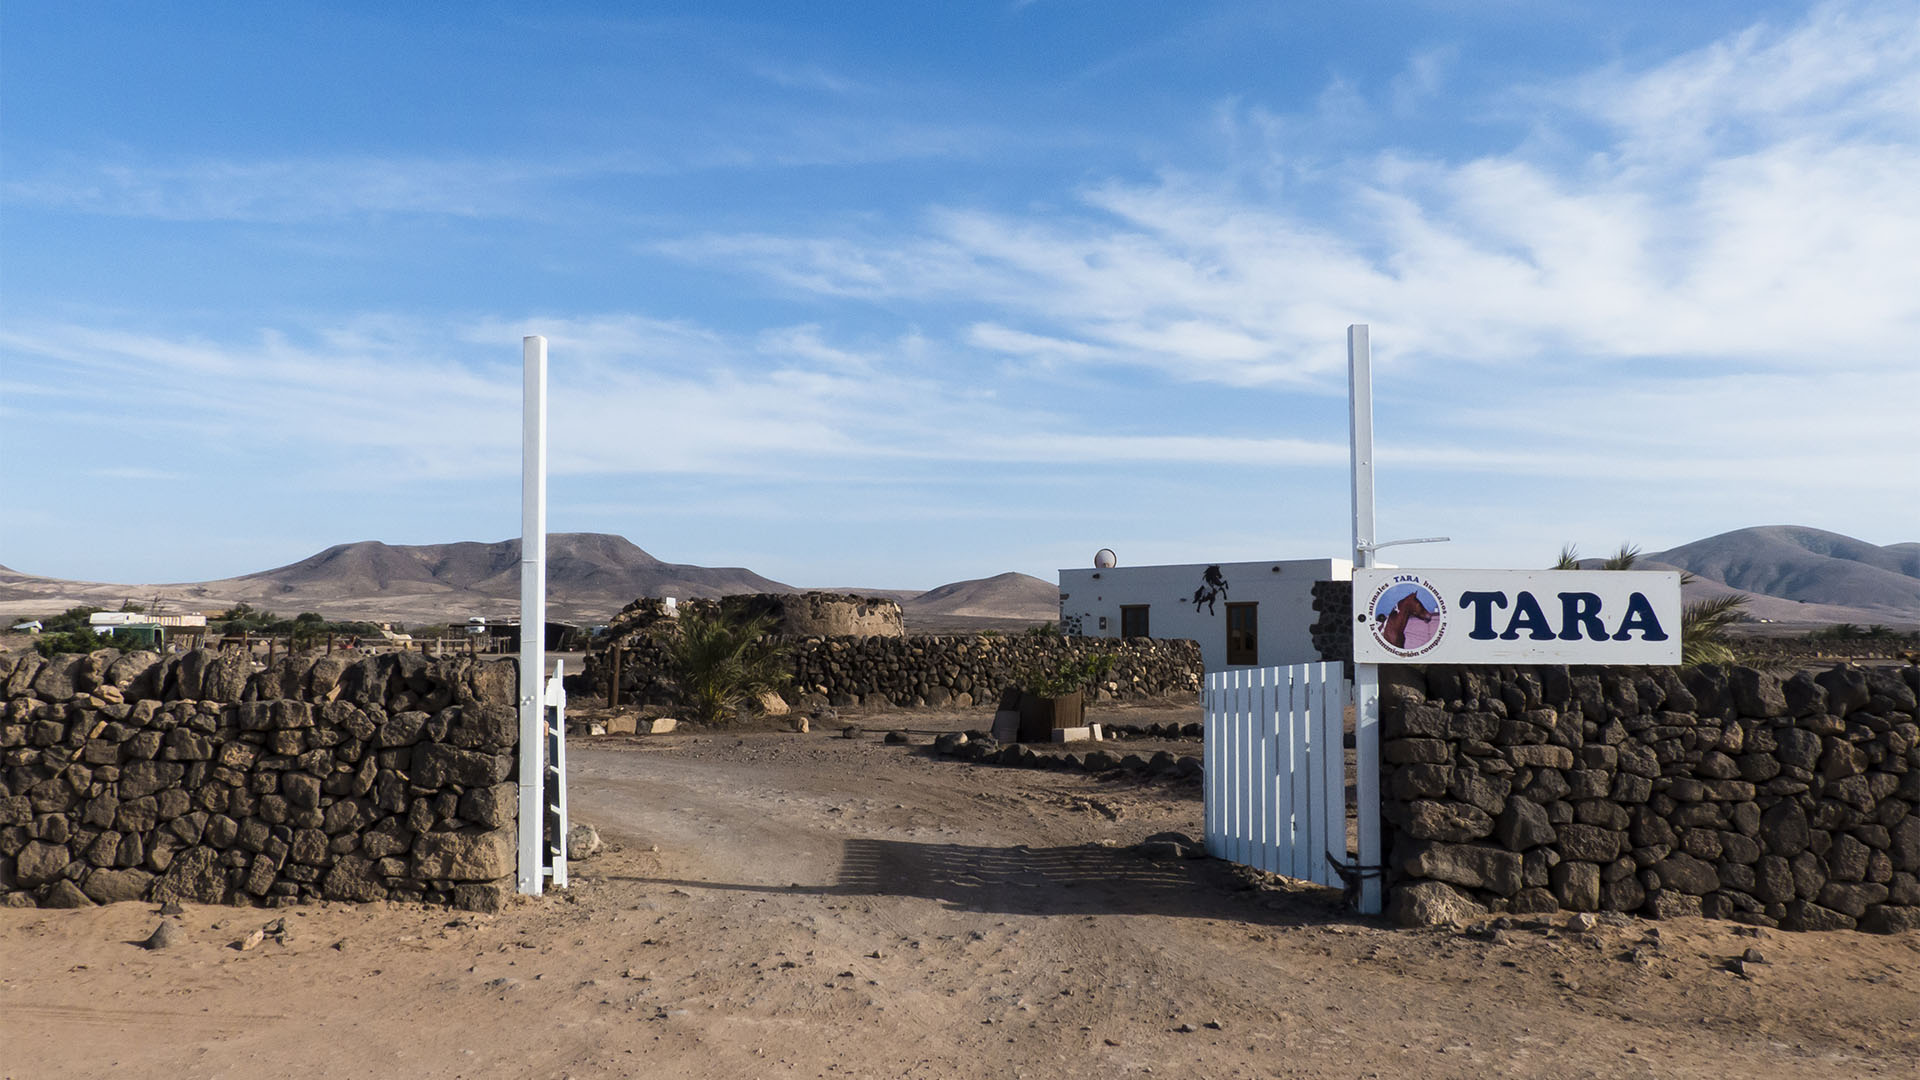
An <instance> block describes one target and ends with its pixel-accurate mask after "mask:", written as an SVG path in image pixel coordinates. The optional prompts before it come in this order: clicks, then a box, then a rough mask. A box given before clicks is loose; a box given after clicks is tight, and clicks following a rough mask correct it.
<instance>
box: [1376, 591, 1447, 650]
mask: <svg viewBox="0 0 1920 1080" xmlns="http://www.w3.org/2000/svg"><path fill="white" fill-rule="evenodd" d="M1366 611H1367V618H1366V623H1367V630H1368V631H1369V632H1370V633H1372V634H1373V640H1374V641H1376V642H1378V643H1379V644H1380V647H1381V648H1383V649H1385V650H1387V651H1388V652H1390V653H1393V654H1394V655H1395V656H1420V655H1422V654H1424V653H1426V652H1429V651H1431V650H1432V649H1433V648H1434V646H1436V645H1438V644H1440V637H1441V635H1442V634H1444V633H1445V632H1446V628H1447V602H1446V601H1445V600H1442V599H1440V593H1439V591H1438V590H1437V589H1435V588H1434V587H1433V586H1432V585H1430V584H1428V583H1427V581H1426V579H1424V578H1420V577H1416V576H1414V575H1411V574H1401V575H1395V576H1394V578H1393V579H1392V580H1390V581H1388V582H1387V583H1386V584H1384V585H1382V586H1380V587H1379V588H1378V589H1375V590H1374V593H1373V596H1372V597H1371V598H1370V599H1369V600H1368V602H1367V607H1366Z"/></svg>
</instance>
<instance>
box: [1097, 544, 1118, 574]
mask: <svg viewBox="0 0 1920 1080" xmlns="http://www.w3.org/2000/svg"><path fill="white" fill-rule="evenodd" d="M1119 561H1120V559H1119V556H1117V555H1115V554H1114V553H1113V549H1112V548H1101V549H1100V550H1099V551H1096V552H1094V553H1093V568H1094V569H1095V570H1111V569H1113V568H1114V565H1115V564H1117V563H1118V562H1119Z"/></svg>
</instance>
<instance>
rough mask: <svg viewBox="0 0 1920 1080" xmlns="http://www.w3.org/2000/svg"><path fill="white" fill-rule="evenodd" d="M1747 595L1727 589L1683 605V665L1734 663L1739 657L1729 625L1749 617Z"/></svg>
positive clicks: (1681, 663) (1681, 630) (1681, 645)
mask: <svg viewBox="0 0 1920 1080" xmlns="http://www.w3.org/2000/svg"><path fill="white" fill-rule="evenodd" d="M1746 608H1747V598H1746V597H1745V596H1744V595H1742V594H1740V593H1727V594H1726V595H1725V596H1716V597H1714V598H1713V599H1711V600H1695V601H1694V602H1693V603H1691V604H1687V605H1686V606H1685V607H1682V608H1681V609H1680V666H1681V667H1699V666H1700V665H1701V664H1731V663H1733V662H1734V661H1736V660H1738V659H1739V657H1738V656H1737V655H1736V654H1735V653H1734V651H1733V646H1732V644H1731V643H1730V642H1729V639H1728V635H1727V628H1728V627H1729V626H1732V625H1733V624H1734V623H1737V622H1739V621H1741V620H1742V619H1745V618H1746V617H1747V613H1746Z"/></svg>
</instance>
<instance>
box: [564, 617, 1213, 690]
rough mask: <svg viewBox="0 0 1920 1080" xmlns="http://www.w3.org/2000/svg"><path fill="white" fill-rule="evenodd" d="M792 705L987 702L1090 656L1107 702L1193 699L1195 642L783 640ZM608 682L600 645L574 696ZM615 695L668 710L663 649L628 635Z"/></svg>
mask: <svg viewBox="0 0 1920 1080" xmlns="http://www.w3.org/2000/svg"><path fill="white" fill-rule="evenodd" d="M782 640H783V641H784V642H785V643H786V644H787V645H788V646H789V648H790V649H791V651H792V670H793V683H792V685H791V686H790V687H789V688H788V690H787V694H788V696H789V697H790V698H792V699H793V700H795V701H798V702H803V703H804V702H808V701H817V702H818V703H821V704H827V705H832V706H834V707H836V708H846V707H850V706H859V705H865V706H929V705H931V706H957V707H962V708H964V707H968V706H971V705H974V704H987V703H991V702H992V701H993V700H995V699H997V698H998V696H999V694H1000V691H1001V690H1002V689H1003V688H1005V687H1007V686H1009V685H1012V684H1014V683H1017V682H1018V681H1019V679H1020V676H1021V674H1022V673H1023V672H1025V671H1027V670H1028V669H1029V668H1032V667H1034V666H1036V665H1045V664H1052V663H1055V662H1057V661H1059V660H1062V659H1077V658H1079V657H1082V656H1085V655H1088V654H1092V653H1106V654H1109V655H1111V656H1112V657H1113V659H1114V664H1113V671H1112V673H1111V674H1110V675H1109V676H1108V678H1107V680H1106V681H1105V682H1104V683H1102V684H1101V685H1100V686H1098V687H1096V691H1097V696H1100V697H1103V698H1106V699H1117V698H1127V699H1133V698H1158V697H1177V696H1192V695H1197V694H1198V693H1199V692H1200V681H1201V673H1202V665H1201V660H1200V646H1199V645H1198V644H1197V643H1195V642H1192V641H1171V640H1169V641H1161V640H1149V639H1145V638H1135V639H1132V640H1129V641H1119V640H1114V639H1102V638H1069V637H1058V636H1051V635H1049V636H1045V637H1041V636H1029V635H1019V636H1011V637H990V636H980V635H972V636H956V637H936V636H925V637H789V638H784V639H782ZM610 678H611V667H610V664H609V661H608V654H607V651H606V650H605V649H601V650H598V651H596V652H595V653H593V654H592V655H590V656H589V657H588V658H587V663H586V671H585V674H584V676H583V677H582V678H581V679H580V681H579V683H577V684H572V685H570V686H569V690H570V691H573V692H576V693H593V694H598V695H604V694H605V693H606V690H607V682H608V680H609V679H610ZM620 686H621V694H622V699H623V700H626V701H633V702H649V701H651V702H656V703H660V704H666V703H669V702H671V701H672V700H673V693H672V680H671V676H670V674H669V664H668V660H667V654H666V649H665V646H664V645H662V644H661V643H660V641H659V640H658V639H657V638H654V637H650V636H647V635H632V636H630V637H628V638H627V639H626V644H625V645H624V652H623V656H622V660H621V678H620Z"/></svg>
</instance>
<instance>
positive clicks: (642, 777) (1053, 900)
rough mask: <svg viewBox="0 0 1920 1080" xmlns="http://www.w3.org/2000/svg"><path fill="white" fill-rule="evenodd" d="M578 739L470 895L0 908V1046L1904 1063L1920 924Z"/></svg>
mask: <svg viewBox="0 0 1920 1080" xmlns="http://www.w3.org/2000/svg"><path fill="white" fill-rule="evenodd" d="M601 742H602V744H603V745H604V746H606V748H604V749H588V748H585V747H584V745H579V744H577V745H576V749H575V750H574V752H573V753H574V759H573V760H574V770H573V785H572V799H573V807H574V811H575V814H576V816H577V817H579V818H581V819H584V820H588V821H592V822H594V823H596V824H597V825H598V826H599V827H600V829H601V832H602V834H603V835H604V836H605V837H606V839H607V840H608V842H609V844H610V847H611V850H609V851H608V852H607V853H606V854H604V855H602V856H600V857H598V858H595V859H592V860H589V861H585V862H581V863H577V864H575V879H574V887H573V888H572V889H571V890H569V891H568V892H567V893H566V894H565V895H564V896H557V897H550V898H548V899H545V900H542V901H539V902H531V901H529V902H523V903H518V904H515V905H514V906H512V907H511V908H509V909H508V910H507V911H506V912H504V913H503V914H501V915H499V916H492V917H488V916H473V915H462V914H460V913H455V912H447V911H443V910H429V909H422V908H418V907H402V906H377V907H355V906H350V905H331V906H317V907H307V908H296V909H289V910H286V911H273V912H268V911H258V910H243V909H223V908H191V909H189V910H188V911H187V912H186V913H185V914H184V915H183V916H181V917H179V918H178V919H177V920H173V921H175V922H176V923H177V925H178V929H179V930H180V931H181V937H182V939H183V940H182V941H181V943H180V944H178V945H175V946H174V947H172V948H169V949H166V950H164V951H159V952H148V951H145V950H142V949H139V948H136V947H134V946H133V945H131V944H129V942H131V941H134V940H137V939H140V938H144V937H145V936H147V934H148V933H149V932H150V931H151V930H152V929H153V928H154V926H155V925H156V924H157V923H158V922H159V921H160V919H159V917H158V916H156V915H155V914H154V909H153V908H152V907H151V906H148V905H136V904H122V905H118V906H115V907H111V908H99V909H93V910H87V911H77V912H55V911H17V910H5V911H0V1075H4V1076H7V1077H18V1078H26V1077H69V1076H71V1077H81V1076H100V1075H106V1074H108V1073H109V1072H111V1073H112V1075H115V1076H117V1077H147V1076H154V1077H160V1076H165V1077H182V1076H190V1077H202V1076H205V1077H265V1076H290V1077H321V1076H326V1077H333V1076H349V1077H351V1076H367V1077H390V1076H417V1077H481V1076H486V1077H520V1076H527V1077H562V1076H569V1077H580V1078H586V1077H681V1076H692V1077H707V1076H713V1077H761V1076H772V1077H779V1076H798V1077H841V1076H852V1077H996V1078H999V1077H1020V1076H1026V1077H1055V1076H1060V1077H1081V1076H1086V1077H1112V1076H1149V1075H1153V1076H1170V1075H1178V1076H1202V1077H1216V1076H1218V1077H1230V1076H1247V1077H1267V1076H1303V1077H1352V1076H1381V1077H1400V1076H1437V1077H1450V1076H1460V1077H1483V1076H1537V1077H1585V1076H1590V1077H1613V1076H1621V1077H1641V1076H1660V1077H1709V1076H1711V1077H1728V1076H1753V1077H1792V1076H1808V1077H1814V1076H1818V1077H1834V1076H1872V1075H1885V1076H1912V1075H1916V1074H1920V1019H1916V1018H1920V935H1913V934H1909V935H1905V936H1904V937H1896V938H1879V937H1872V936H1868V935H1859V934H1808V935H1792V934H1777V933H1772V932H1761V933H1760V935H1759V936H1757V937H1750V936H1744V935H1743V934H1741V933H1738V932H1736V931H1737V928H1736V927H1733V926H1731V925H1728V924H1715V923H1706V922H1700V921H1684V922H1670V923H1660V924H1654V923H1645V922H1640V921H1637V920H1625V919H1622V920H1614V921H1608V922H1603V923H1602V924H1601V925H1600V926H1598V927H1597V928H1596V929H1595V930H1593V931H1591V932H1585V933H1581V932H1570V931H1568V930H1567V929H1565V928H1564V927H1563V926H1558V927H1552V928H1535V929H1529V928H1526V927H1525V926H1514V927H1510V928H1507V929H1503V930H1498V931H1491V930H1482V931H1477V932H1468V933H1456V932H1452V931H1420V932H1409V931H1399V930H1393V929H1390V928H1387V927H1384V926H1382V925H1379V924H1376V923H1372V922H1369V921H1365V920H1358V919H1354V918H1350V917H1347V916H1345V915H1342V914H1341V913H1340V912H1339V910H1338V908H1337V906H1336V905H1335V903H1334V901H1335V900H1337V897H1335V896H1333V895H1331V894H1329V893H1327V892H1325V891H1323V890H1317V889H1311V888H1302V889H1288V888H1284V887H1275V886H1272V885H1269V884H1257V885H1256V884H1254V883H1251V882H1249V881H1248V880H1247V879H1246V878H1245V877H1244V876H1242V875H1240V874H1237V873H1236V872H1234V871H1233V869H1232V868H1230V867H1227V866H1225V865H1224V864H1220V863H1216V862H1213V861H1211V860H1197V861H1188V860H1172V861H1154V860H1150V859H1147V858H1144V857H1142V856H1141V855H1139V854H1138V853H1136V852H1135V851H1133V850H1131V846H1132V845H1133V844H1134V843H1136V842H1137V841H1139V840H1140V839H1141V838H1142V837H1144V836H1146V835H1148V834H1151V833H1154V832H1159V831H1162V830H1166V829H1180V830H1185V831H1189V832H1195V833H1197V832H1198V830H1199V825H1200V822H1199V812H1200V811H1199V802H1198V799H1197V788H1194V787H1170V786H1166V785H1163V784H1141V783H1137V782H1126V783H1110V782H1102V781H1100V780H1098V779H1095V778H1090V777H1086V776H1083V775H1079V774H1071V773H1051V772H1031V771H1016V770H1004V769H999V768H992V767H981V766H972V765H965V764H960V763H956V762H951V761H945V760H940V759H935V758H931V757H929V756H926V755H925V754H924V753H923V752H922V751H920V750H917V749H914V748H911V747H900V746H887V745H883V744H881V743H880V742H879V740H878V739H876V738H873V737H868V738H865V739H861V740H844V739H838V738H831V737H825V736H822V735H819V734H815V735H811V736H797V735H781V734H772V733H761V734H748V735H743V736H739V737H733V736H707V735H691V736H668V737H654V738H649V739H645V740H638V739H636V740H613V741H607V740H602V741H601ZM1250 885H1251V886H1252V887H1250ZM282 915H284V916H285V917H286V926H287V933H286V935H285V940H284V941H282V940H279V939H277V938H273V937H269V938H268V940H266V941H265V942H264V943H263V944H261V945H259V946H258V947H256V948H253V949H249V950H246V951H241V950H239V949H236V948H234V947H233V944H232V943H234V942H235V941H237V940H239V939H241V938H243V937H244V936H245V935H246V934H247V933H248V932H250V931H251V930H253V929H256V928H258V927H260V926H261V925H262V924H264V923H267V922H269V921H270V920H272V919H274V918H277V917H280V916H282ZM1561 922H1564V920H1561ZM1747 949H1753V950H1756V951H1757V952H1758V953H1759V954H1760V959H1759V960H1758V961H1756V962H1752V963H1748V964H1746V965H1745V967H1746V971H1747V974H1746V975H1744V976H1743V975H1740V974H1736V973H1734V972H1732V971H1729V970H1727V961H1728V960H1729V959H1730V958H1733V957H1737V956H1739V955H1741V954H1742V952H1743V951H1744V950H1747Z"/></svg>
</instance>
